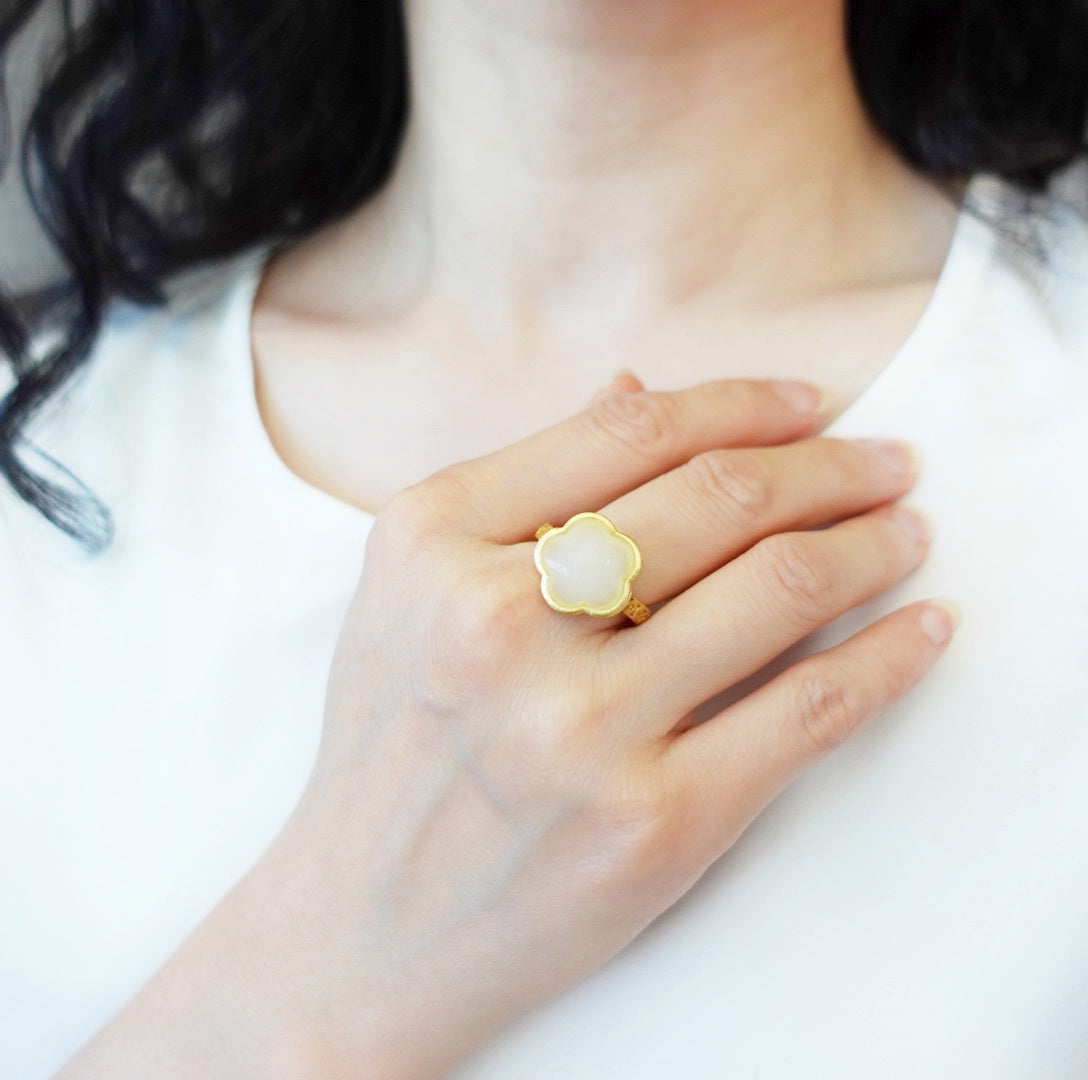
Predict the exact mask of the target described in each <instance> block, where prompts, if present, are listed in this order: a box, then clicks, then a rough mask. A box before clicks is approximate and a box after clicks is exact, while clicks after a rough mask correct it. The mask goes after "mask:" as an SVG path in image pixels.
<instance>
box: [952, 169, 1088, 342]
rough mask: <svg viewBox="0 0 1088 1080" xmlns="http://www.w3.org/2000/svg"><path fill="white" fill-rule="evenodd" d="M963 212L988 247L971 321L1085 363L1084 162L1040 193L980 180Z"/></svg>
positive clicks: (1087, 197) (1087, 185) (1087, 215)
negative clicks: (976, 306) (977, 299)
mask: <svg viewBox="0 0 1088 1080" xmlns="http://www.w3.org/2000/svg"><path fill="white" fill-rule="evenodd" d="M965 211H966V213H967V214H969V215H971V216H972V217H973V218H974V219H975V222H976V224H975V226H974V228H975V229H976V230H978V232H979V234H980V235H982V234H985V239H983V240H981V241H980V242H981V243H986V244H989V245H990V247H991V251H992V258H990V259H989V261H988V265H987V268H986V272H985V275H984V278H983V288H982V290H981V291H980V297H979V301H980V305H979V306H980V311H979V313H978V317H979V318H977V320H976V321H981V322H983V323H985V327H988V329H989V332H990V334H991V335H997V334H1003V335H1009V338H1008V340H1006V341H1005V345H1006V346H1008V345H1021V346H1025V347H1031V346H1035V347H1038V348H1041V349H1045V350H1053V351H1056V352H1058V353H1061V354H1064V355H1066V356H1069V355H1076V356H1078V357H1084V359H1085V360H1086V362H1088V163H1086V164H1079V165H1077V166H1076V167H1075V168H1073V169H1071V170H1069V171H1067V172H1066V173H1065V174H1064V175H1063V176H1062V177H1061V178H1060V180H1059V182H1058V183H1056V184H1055V185H1053V186H1052V188H1051V190H1049V191H1048V192H1047V193H1046V194H1044V195H1027V194H1024V193H1022V192H1020V191H1018V190H1016V189H1014V188H1012V187H1011V185H1009V184H1006V183H1004V182H1002V181H999V180H996V179H992V178H981V180H980V182H978V183H976V184H974V185H972V188H971V192H970V199H969V201H968V203H967V204H965ZM985 327H983V328H985Z"/></svg>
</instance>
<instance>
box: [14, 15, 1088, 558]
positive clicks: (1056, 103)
mask: <svg viewBox="0 0 1088 1080" xmlns="http://www.w3.org/2000/svg"><path fill="white" fill-rule="evenodd" d="M72 2H73V0H0V60H3V59H4V58H5V56H6V53H7V51H8V48H9V45H10V43H11V41H12V39H13V38H14V37H15V36H16V35H17V34H18V32H19V30H20V29H21V28H22V27H23V26H24V25H25V24H26V23H27V22H28V21H29V19H30V18H31V17H32V16H33V15H35V14H36V13H37V12H38V11H39V10H40V9H42V8H43V7H45V6H46V5H48V4H55V5H56V6H57V7H58V9H59V12H60V16H61V19H62V23H63V32H62V35H61V40H60V43H59V46H58V49H57V50H56V55H55V56H54V57H53V58H52V59H51V61H50V63H49V65H48V70H47V71H46V72H45V73H44V77H43V81H42V86H41V91H40V94H39V96H38V99H37V103H36V106H35V107H34V109H33V112H32V114H31V116H30V119H29V121H28V123H27V127H26V131H25V132H20V133H12V132H11V131H10V125H9V123H8V122H7V119H6V109H2V108H0V114H2V116H0V120H2V123H0V154H2V155H3V157H2V159H0V161H6V159H7V158H8V157H13V156H18V159H19V162H20V165H21V170H22V174H23V180H24V183H25V185H26V187H27V189H28V191H29V193H30V196H31V200H32V204H33V206H34V208H35V211H36V213H37V215H38V216H39V218H40V219H41V221H42V223H43V225H44V227H45V229H46V232H47V233H48V235H49V237H50V238H51V239H52V241H53V243H54V244H55V245H56V247H57V249H58V251H59V252H60V254H61V256H62V257H63V260H64V262H65V263H66V264H67V267H68V269H69V271H70V274H69V279H68V281H67V282H66V284H65V285H64V286H63V287H61V288H59V289H58V290H56V291H55V292H54V293H53V294H52V295H51V296H49V297H48V300H47V302H45V303H41V304H38V305H36V306H35V307H34V309H33V310H32V309H31V308H30V307H28V306H27V305H26V304H25V303H24V304H21V303H20V302H19V298H17V297H14V296H12V294H11V292H10V290H5V289H3V287H2V286H0V349H2V350H3V352H4V353H5V354H6V362H7V364H8V365H9V366H10V372H11V375H12V376H13V378H12V379H11V380H9V381H10V383H11V387H10V390H8V392H7V394H6V396H5V397H4V398H3V399H2V400H0V473H2V474H3V476H4V477H5V479H6V481H7V483H8V484H10V485H11V487H12V488H13V489H14V490H15V492H16V493H17V494H18V495H19V496H21V497H22V498H23V499H25V500H26V501H27V502H29V503H30V504H31V505H33V506H35V507H36V508H37V509H38V510H40V511H41V513H42V514H44V515H45V517H46V518H48V519H49V520H50V521H51V522H53V523H54V524H55V525H57V526H58V527H59V528H60V529H62V530H63V531H64V532H66V533H68V534H69V535H70V536H72V537H73V538H74V539H76V540H77V541H79V542H80V543H81V544H82V545H83V546H84V547H85V548H86V549H87V550H88V551H90V552H97V551H101V550H102V549H104V548H105V547H106V546H107V545H108V544H109V541H110V538H111V536H112V532H113V525H112V519H111V517H110V514H109V511H108V509H107V508H106V507H105V506H104V505H102V503H101V502H100V501H99V500H98V499H97V498H96V497H95V496H94V494H93V493H92V492H91V491H89V490H88V489H87V488H86V487H85V486H84V485H82V484H81V483H80V482H79V481H78V479H77V478H76V477H75V476H74V475H73V474H72V473H70V472H68V471H67V470H66V469H64V468H63V467H62V466H60V465H59V464H58V463H57V462H55V461H53V460H52V459H51V458H48V457H47V456H46V455H41V456H43V457H44V458H45V459H46V460H47V461H49V463H50V464H51V465H52V466H53V467H54V468H56V469H59V470H60V471H61V473H62V474H63V476H64V477H65V478H66V481H67V482H66V483H58V482H57V481H56V480H54V479H48V478H47V477H46V476H44V475H42V474H41V473H40V472H36V471H34V470H33V469H32V468H31V467H30V466H29V465H28V464H27V462H26V460H25V455H26V452H27V451H31V452H37V453H39V454H41V452H40V451H36V450H35V448H34V447H33V446H32V444H31V443H30V442H29V440H28V438H27V437H26V436H25V434H24V433H25V431H26V429H27V425H28V423H29V421H30V420H31V418H32V417H33V416H34V414H35V413H36V412H37V410H38V409H39V408H40V407H41V406H42V405H43V404H44V403H45V401H46V400H47V399H48V398H49V397H50V395H52V394H54V393H56V392H57V391H58V390H59V389H60V388H61V387H62V385H63V384H64V383H65V381H66V380H67V379H68V378H69V377H70V376H71V375H72V374H73V373H74V372H75V371H76V370H77V369H78V368H79V366H80V365H81V364H82V363H83V362H84V361H85V360H86V358H87V356H88V355H89V353H90V349H91V346H92V345H93V342H94V339H95V336H96V334H97V331H98V329H99V326H100V324H101V320H102V316H103V311H104V309H105V306H106V305H107V304H108V303H109V301H110V300H111V299H113V298H116V297H125V298H128V299H131V300H134V301H136V302H138V303H144V304H159V303H163V302H164V301H165V294H164V285H165V284H166V283H167V282H168V281H169V279H170V278H171V277H172V276H174V275H176V274H178V273H179V272H181V271H183V270H186V269H189V268H192V267H196V266H198V265H201V264H205V263H209V262H213V261H215V260H220V259H223V258H226V257H228V256H230V255H232V254H235V253H238V252H241V251H244V250H246V249H247V248H249V247H251V246H253V245H256V244H259V243H269V242H273V243H274V242H280V241H290V240H291V239H294V238H300V237H302V236H304V235H305V234H307V233H309V232H311V231H312V230H314V229H316V228H318V227H319V226H321V225H323V224H325V223H326V222H328V221H331V220H333V219H335V218H337V217H339V216H341V215H343V214H345V213H347V212H348V211H349V210H351V209H353V208H354V207H356V206H358V205H359V204H360V203H361V202H363V201H364V200H365V199H367V198H368V197H369V196H371V195H372V194H373V193H374V192H375V191H377V190H378V188H379V187H381V185H382V184H383V183H384V182H385V180H386V179H387V178H388V176H389V173H390V172H391V170H392V166H393V163H394V161H395V158H396V154H397V150H398V147H399V144H400V140H401V135H402V132H403V129H404V123H405V119H406V116H407V112H408V103H409V102H408V79H407V62H406V47H405V31H404V19H403V13H402V11H401V4H400V0H305V2H300V0H83V3H82V4H81V6H80V11H79V12H78V15H77V14H76V13H75V12H74V11H73V6H72ZM847 28H848V29H847V34H848V46H849V51H850V56H851V61H852V64H853V67H854V73H855V77H856V81H857V85H858V87H859V92H860V95H861V97H862V100H863V101H864V103H865V105H866V107H867V109H868V110H869V112H870V115H871V116H872V118H873V121H874V123H875V124H876V125H877V127H879V128H880V129H881V130H882V131H883V132H884V134H885V135H886V137H887V138H888V139H889V140H890V141H891V143H892V144H893V145H894V146H895V147H896V148H897V150H898V152H899V153H900V154H901V156H902V157H903V158H904V159H905V160H907V161H908V162H910V163H911V164H912V165H914V166H916V167H917V168H919V169H920V170H922V171H923V172H925V173H926V174H928V175H930V176H933V177H934V178H938V179H946V178H960V179H963V178H967V177H969V176H970V175H972V174H973V173H975V172H978V171H986V172H991V173H995V174H997V175H999V176H1001V177H1003V178H1005V179H1006V180H1008V181H1010V182H1012V183H1013V184H1014V185H1016V186H1017V187H1019V188H1020V189H1021V190H1023V191H1025V192H1028V193H1031V192H1041V191H1043V190H1045V189H1046V187H1047V186H1048V184H1049V182H1050V180H1051V178H1052V177H1053V176H1054V175H1055V174H1056V173H1057V172H1058V171H1060V170H1062V169H1064V168H1065V167H1066V166H1067V165H1069V164H1071V163H1072V162H1073V161H1074V160H1075V159H1076V158H1078V157H1080V156H1081V155H1083V154H1084V153H1085V149H1086V146H1085V133H1086V126H1088V0H1030V2H1027V0H894V2H892V3H889V2H888V0H847ZM0 91H2V85H0ZM4 100H5V99H4V98H2V97H0V105H2V104H3V102H4ZM46 326H52V327H55V328H57V329H58V330H59V333H57V334H55V335H50V336H49V337H48V340H49V341H50V342H51V345H50V346H49V347H48V348H46V349H45V350H44V351H43V350H42V349H34V350H33V351H32V349H31V347H30V345H31V341H32V340H39V339H38V338H36V335H37V332H38V331H40V330H42V329H43V328H45V327H46Z"/></svg>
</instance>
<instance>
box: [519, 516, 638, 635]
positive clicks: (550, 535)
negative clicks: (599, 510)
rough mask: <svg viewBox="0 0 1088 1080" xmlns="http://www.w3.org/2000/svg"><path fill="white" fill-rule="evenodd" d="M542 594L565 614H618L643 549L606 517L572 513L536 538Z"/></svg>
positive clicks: (536, 561) (624, 605) (536, 554)
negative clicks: (562, 522)
mask: <svg viewBox="0 0 1088 1080" xmlns="http://www.w3.org/2000/svg"><path fill="white" fill-rule="evenodd" d="M533 560H534V562H535V563H536V568H537V569H538V570H539V571H540V591H541V592H542V593H543V594H544V599H545V600H547V601H548V603H549V604H550V605H551V606H552V607H553V608H555V610H556V611H562V612H563V613H564V614H568V615H574V614H581V613H583V612H584V613H585V614H587V615H597V616H600V617H602V618H603V617H606V616H609V615H618V614H619V613H620V612H621V611H623V609H624V608H625V607H626V606H627V602H628V601H629V600H630V599H631V584H632V582H634V580H635V578H636V577H638V573H639V571H640V570H641V569H642V554H641V552H640V551H639V549H638V545H637V544H636V543H635V542H634V540H632V539H631V537H629V536H625V535H624V534H623V533H621V532H619V531H618V530H617V528H616V526H615V525H613V524H612V522H611V521H609V520H608V518H606V517H603V516H602V515H601V514H595V513H592V512H589V513H584V514H575V515H574V517H572V518H571V519H570V521H568V522H567V523H566V525H563V526H562V527H561V528H558V529H556V528H552V529H549V530H548V531H547V532H545V533H544V534H543V535H542V536H541V537H540V539H539V540H537V542H536V551H535V552H534V553H533Z"/></svg>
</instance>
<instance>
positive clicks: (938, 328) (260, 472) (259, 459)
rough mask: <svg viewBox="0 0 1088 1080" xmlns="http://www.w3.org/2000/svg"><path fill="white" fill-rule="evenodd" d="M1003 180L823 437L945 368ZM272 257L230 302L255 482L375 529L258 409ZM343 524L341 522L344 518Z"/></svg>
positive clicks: (972, 197) (251, 270) (245, 267)
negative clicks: (900, 336)
mask: <svg viewBox="0 0 1088 1080" xmlns="http://www.w3.org/2000/svg"><path fill="white" fill-rule="evenodd" d="M1002 190H1003V182H1002V181H1001V180H1000V178H998V177H995V176H993V175H991V174H987V173H977V174H975V175H974V176H973V177H972V178H971V180H970V181H969V183H968V184H967V188H966V190H965V192H964V195H963V199H962V202H961V205H960V209H959V211H958V216H957V220H956V225H955V228H954V229H953V234H952V240H951V243H950V245H949V250H948V254H947V256H946V258H945V263H944V266H943V267H942V268H941V272H940V274H939V275H938V278H937V282H936V285H935V286H934V290H933V293H932V294H931V296H930V299H929V302H928V303H927V304H926V307H925V308H924V310H923V311H922V314H921V316H920V317H919V319H918V321H917V322H916V323H915V325H914V327H913V328H912V330H911V331H910V333H909V334H908V336H907V338H906V340H905V341H904V342H903V344H902V345H900V347H899V348H898V349H897V350H896V351H895V353H894V354H893V355H892V357H891V358H890V359H889V361H888V362H887V363H886V364H885V365H884V367H883V368H882V369H881V370H880V372H878V374H877V375H876V377H875V378H874V379H873V380H872V381H871V382H870V383H869V385H868V386H867V387H866V388H865V389H864V390H862V392H861V393H860V394H859V395H858V396H857V397H856V398H855V399H854V400H853V401H852V402H851V403H850V404H849V405H848V406H847V407H846V408H845V409H844V410H843V411H842V413H840V414H839V416H837V417H836V418H835V419H834V420H833V421H832V422H831V423H830V424H828V425H827V427H826V428H825V429H824V431H823V432H822V434H825V435H828V436H834V437H836V438H850V437H854V436H863V435H879V434H880V433H881V430H882V428H884V426H885V425H886V424H887V422H888V421H889V420H890V419H891V418H892V417H893V416H894V413H895V410H896V407H897V405H898V404H899V403H900V402H902V401H903V400H905V399H906V398H907V397H908V396H909V392H910V391H911V390H912V389H913V388H914V387H916V386H918V385H919V384H920V383H921V381H922V380H923V379H924V378H925V376H926V374H927V373H928V372H929V371H931V370H932V369H933V367H934V366H935V365H936V364H938V363H939V362H940V360H941V358H942V356H943V355H944V354H945V353H946V351H947V349H948V348H949V347H950V346H951V344H952V342H953V341H954V340H955V337H956V333H955V331H956V330H957V328H958V327H960V326H962V325H963V323H964V322H965V320H966V319H967V316H968V313H969V312H970V310H971V309H972V307H973V304H974V300H975V297H976V296H977V295H978V290H979V286H980V284H981V282H982V279H983V276H984V273H985V270H986V268H987V266H988V265H989V263H990V259H991V256H992V253H993V250H994V247H995V244H996V235H995V233H994V230H993V229H992V228H991V227H990V226H989V225H988V224H987V223H986V222H985V221H984V220H983V219H982V218H980V217H979V216H978V215H977V214H976V213H975V212H974V208H975V207H977V206H979V205H984V204H986V202H987V201H988V200H999V199H1000V197H1001V193H1002ZM271 254H272V248H271V247H262V248H259V249H256V250H254V251H251V252H248V253H246V254H245V255H243V256H240V262H241V266H240V267H239V272H238V276H237V279H236V287H235V289H234V291H233V294H232V295H231V296H230V298H229V301H228V303H229V305H230V310H229V313H228V320H229V328H228V340H229V342H231V343H232V345H233V347H231V348H230V349H229V355H231V356H234V355H236V354H237V355H238V356H239V358H240V361H241V362H240V363H239V364H238V370H237V372H236V383H235V391H236V393H237V394H238V397H239V408H238V410H237V414H238V415H239V416H240V420H241V431H240V436H241V442H242V444H243V447H244V450H245V452H246V454H247V456H248V458H249V461H250V464H251V466H252V468H253V472H254V475H255V477H256V478H257V479H258V480H259V482H260V483H261V484H262V485H267V486H268V489H269V494H270V495H271V496H272V497H277V498H281V499H282V498H288V499H293V500H296V501H300V502H304V503H306V504H307V505H306V507H305V509H306V510H307V511H308V512H310V513H320V514H322V515H323V516H325V517H326V518H328V519H329V520H328V524H329V526H330V527H335V526H337V525H341V526H343V525H348V526H355V527H357V526H358V525H360V524H361V525H363V526H364V527H369V525H370V524H372V523H373V521H374V518H375V514H374V513H372V512H371V511H369V510H364V509H363V508H362V507H359V506H356V505H354V504H353V503H349V502H345V501H344V500H343V499H340V498H337V497H336V496H335V495H332V494H330V493H329V492H327V491H324V490H323V489H322V488H319V487H315V486H314V485H312V484H309V483H307V482H306V481H305V480H303V479H302V478H301V477H300V476H298V475H297V474H296V473H295V472H293V471H292V470H291V469H289V468H288V467H287V464H286V463H285V462H284V461H283V459H282V458H281V457H280V455H279V453H278V452H277V450H276V448H275V446H273V444H272V440H271V438H270V437H269V434H268V431H267V429H266V428H265V426H264V421H263V419H262V418H261V415H260V410H259V408H258V406H257V387H256V368H255V364H254V358H253V343H252V328H251V321H252V316H253V305H254V303H255V301H256V297H257V290H258V288H259V286H260V283H261V280H262V278H263V275H264V269H265V265H266V263H267V261H268V259H269V257H270V256H271ZM337 519H339V520H337Z"/></svg>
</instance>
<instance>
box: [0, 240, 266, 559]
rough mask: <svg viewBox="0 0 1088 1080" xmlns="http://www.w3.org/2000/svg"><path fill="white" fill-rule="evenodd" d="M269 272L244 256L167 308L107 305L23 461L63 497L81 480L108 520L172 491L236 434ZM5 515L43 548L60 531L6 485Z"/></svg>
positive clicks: (206, 272)
mask: <svg viewBox="0 0 1088 1080" xmlns="http://www.w3.org/2000/svg"><path fill="white" fill-rule="evenodd" d="M262 265H263V253H262V252H250V253H246V254H244V255H241V256H237V257H234V258H231V259H229V260H225V261H223V262H221V263H219V264H216V265H215V266H210V267H207V268H204V269H202V270H200V271H198V272H193V273H190V274H188V275H186V276H185V278H179V279H178V280H176V281H175V282H174V283H173V284H172V285H171V286H170V290H169V294H168V298H167V302H166V303H165V304H163V305H161V306H155V307H151V306H141V305H137V304H135V303H131V302H128V301H115V302H113V303H111V304H110V306H109V307H108V308H107V310H106V312H105V315H104V317H103V320H102V324H101V327H100V329H99V332H98V334H97V335H96V337H95V340H94V343H93V346H92V348H91V351H90V354H89V356H88V357H87V359H86V360H85V361H84V362H83V364H82V365H81V366H80V368H79V369H78V370H77V371H76V373H75V374H74V375H73V377H72V378H71V379H69V380H67V381H66V382H65V383H64V384H63V386H62V387H61V388H60V390H59V391H58V392H56V393H54V394H52V395H51V396H50V397H49V398H48V399H47V400H46V402H45V404H44V405H43V406H42V408H41V409H40V410H39V411H38V412H37V413H36V414H35V415H34V417H33V419H32V421H31V422H30V424H29V425H28V427H27V429H26V432H25V436H26V438H25V441H24V445H23V450H22V453H21V456H22V457H23V459H24V461H26V463H27V464H28V465H29V466H30V467H31V468H32V469H33V470H34V471H35V472H36V473H39V474H41V475H44V476H47V477H48V478H50V479H52V480H55V481H56V482H59V483H60V484H61V485H62V486H63V487H66V488H71V487H72V486H73V478H74V482H75V483H78V485H79V486H80V487H85V488H87V489H89V490H90V491H92V492H94V494H95V495H96V496H98V497H99V498H100V499H101V500H102V501H103V503H104V504H105V505H106V506H108V507H109V508H110V510H111V512H113V511H117V510H122V511H123V509H124V508H125V507H126V506H128V504H130V503H132V502H135V501H139V500H140V499H144V501H146V489H147V488H148V487H157V486H161V485H162V484H166V483H171V484H176V483H177V481H178V475H179V473H180V472H181V471H182V470H183V467H184V469H185V470H191V469H192V468H193V464H192V463H193V461H194V460H195V459H196V454H195V453H194V451H195V449H196V447H197V446H198V445H200V444H202V443H205V442H210V441H213V440H214V438H215V437H216V433H217V432H221V431H223V430H237V429H238V427H239V416H238V413H239V410H240V409H243V408H245V406H246V402H247V400H248V399H247V397H246V395H247V393H248V387H249V385H250V383H251V381H252V373H251V368H250V361H249V355H250V353H249V310H250V304H251V300H252V294H253V291H254V290H255V288H256V284H257V281H258V278H259V274H260V268H261V266H262ZM50 344H51V340H50V338H49V336H47V335H46V336H43V337H42V338H41V339H39V340H38V341H37V342H36V343H35V349H36V350H38V351H40V352H44V350H45V349H47V348H48V347H49V345H50ZM220 441H221V440H220ZM0 511H3V513H2V514H0V517H2V518H6V519H7V520H8V521H10V522H19V523H22V524H23V525H24V526H25V528H26V529H27V530H28V535H29V536H30V537H31V538H32V540H33V542H34V543H35V544H37V543H39V542H41V540H42V537H43V536H51V535H52V533H53V532H55V530H54V529H53V528H52V527H51V526H48V525H47V524H46V523H45V522H44V519H41V518H40V516H39V515H38V514H37V513H36V512H34V511H31V510H30V509H29V507H27V506H25V504H23V503H22V502H21V500H19V499H18V497H17V496H16V495H15V494H14V492H12V491H10V490H9V489H8V488H7V487H6V486H4V488H3V491H2V493H0Z"/></svg>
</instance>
